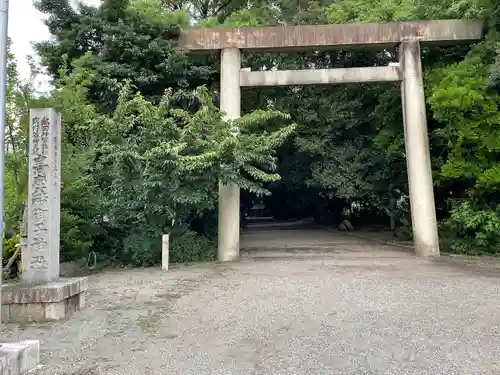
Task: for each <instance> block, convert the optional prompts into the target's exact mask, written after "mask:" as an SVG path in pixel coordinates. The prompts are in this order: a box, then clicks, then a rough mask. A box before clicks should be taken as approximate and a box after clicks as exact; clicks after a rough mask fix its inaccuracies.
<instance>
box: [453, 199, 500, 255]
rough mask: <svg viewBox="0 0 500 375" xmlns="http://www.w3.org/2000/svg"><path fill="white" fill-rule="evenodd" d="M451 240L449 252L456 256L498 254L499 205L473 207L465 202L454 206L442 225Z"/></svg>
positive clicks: (499, 240)
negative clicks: (493, 206) (494, 206)
mask: <svg viewBox="0 0 500 375" xmlns="http://www.w3.org/2000/svg"><path fill="white" fill-rule="evenodd" d="M444 227H445V229H446V230H447V232H448V235H449V236H450V237H451V238H452V241H451V244H450V250H451V251H452V252H454V253H457V254H471V255H482V254H498V253H499V252H500V237H499V236H498V233H500V205H498V206H497V207H496V208H491V207H481V208H479V207H474V206H473V205H472V203H471V202H469V201H465V202H462V203H460V204H458V205H456V206H455V207H454V208H453V210H452V211H451V215H450V217H449V219H447V220H446V221H445V223H444Z"/></svg>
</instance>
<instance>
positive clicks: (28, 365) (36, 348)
mask: <svg viewBox="0 0 500 375" xmlns="http://www.w3.org/2000/svg"><path fill="white" fill-rule="evenodd" d="M39 363H40V343H39V342H38V340H27V341H21V342H9V343H4V342H0V375H4V374H5V375H21V374H26V373H27V372H28V371H30V370H33V369H34V368H35V367H36V366H38V364H39Z"/></svg>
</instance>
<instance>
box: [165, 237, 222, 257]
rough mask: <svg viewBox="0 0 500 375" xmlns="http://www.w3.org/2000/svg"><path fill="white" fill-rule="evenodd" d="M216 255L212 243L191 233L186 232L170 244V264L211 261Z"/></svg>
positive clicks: (215, 249)
mask: <svg viewBox="0 0 500 375" xmlns="http://www.w3.org/2000/svg"><path fill="white" fill-rule="evenodd" d="M216 255H217V248H216V246H215V244H214V241H213V240H211V239H209V238H207V237H205V236H201V235H199V234H198V233H196V232H193V231H187V232H185V233H184V234H182V235H181V236H179V237H177V238H173V239H172V240H171V242H170V259H169V261H170V262H171V263H185V262H200V261H211V260H215V259H216Z"/></svg>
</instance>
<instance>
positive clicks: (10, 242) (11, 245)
mask: <svg viewBox="0 0 500 375" xmlns="http://www.w3.org/2000/svg"><path fill="white" fill-rule="evenodd" d="M20 240H21V237H20V235H19V233H16V234H14V235H13V236H11V237H9V238H6V236H5V233H4V235H3V245H2V246H3V247H2V270H3V267H5V266H6V264H7V263H8V261H9V259H10V258H11V257H12V256H13V255H14V253H15V252H16V250H17V248H18V247H19V245H20ZM8 271H9V272H7V274H9V275H13V274H14V275H15V274H17V273H20V272H21V257H20V256H19V257H18V258H17V260H16V261H15V262H14V263H13V264H12V269H11V270H8Z"/></svg>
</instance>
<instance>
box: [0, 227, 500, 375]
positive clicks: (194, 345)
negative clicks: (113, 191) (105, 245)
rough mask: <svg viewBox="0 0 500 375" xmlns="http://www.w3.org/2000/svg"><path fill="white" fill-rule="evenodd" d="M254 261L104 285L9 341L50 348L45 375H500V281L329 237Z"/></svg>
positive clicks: (290, 243)
mask: <svg viewBox="0 0 500 375" xmlns="http://www.w3.org/2000/svg"><path fill="white" fill-rule="evenodd" d="M269 239H270V240H272V242H271V243H269V242H268V241H267V240H269ZM308 242H309V245H308V244H307V243H308ZM285 245H286V251H285V252H286V253H287V257H285V258H280V259H276V258H277V256H276V257H275V256H272V254H273V253H277V254H278V255H280V252H281V253H283V248H285ZM242 249H243V250H244V251H243V252H246V253H247V255H246V257H245V256H244V257H243V260H242V261H241V262H238V263H224V264H206V265H202V266H192V267H181V268H179V267H177V268H172V269H171V272H168V273H166V272H162V271H161V270H160V268H158V269H157V270H152V269H144V270H140V269H136V270H123V271H116V272H107V273H104V274H102V275H97V276H92V277H91V278H90V286H89V292H88V303H89V305H90V306H89V308H88V309H86V310H85V311H83V312H81V313H79V314H78V316H76V317H75V318H73V319H71V320H70V321H69V322H68V323H65V324H60V323H48V324H39V325H30V326H23V327H19V328H17V327H16V326H14V325H4V326H2V328H0V336H2V337H9V338H16V339H19V338H23V337H37V338H40V340H41V348H42V352H41V354H42V363H43V364H44V365H45V366H46V367H45V368H43V369H42V370H40V371H38V372H36V373H35V374H36V375H62V374H64V375H76V374H78V375H81V374H85V375H97V374H106V375H122V374H131V375H136V374H137V375H146V374H147V375H156V374H158V375H160V374H161V375H164V374H166V373H168V374H182V375H190V374H200V375H210V374H228V375H235V374H249V375H250V374H262V375H264V374H287V375H288V374H290V375H293V374H300V375H303V374H325V375H326V374H328V375H331V374H342V375H345V374H381V375H382V374H383V375H393V374H394V375H396V374H397V375H401V374H415V375H417V374H418V375H420V374H433V375H438V374H446V375H450V374H468V375H471V374H478V375H490V374H491V375H493V374H498V373H500V364H499V362H498V358H499V356H500V327H499V325H500V310H499V309H498V296H499V295H500V278H499V277H498V275H499V274H498V273H496V274H495V273H488V272H486V271H485V269H484V268H482V269H480V270H479V272H477V271H476V267H475V266H471V267H457V266H456V265H455V264H454V263H448V262H446V261H445V260H440V261H439V262H438V263H433V262H431V261H428V260H424V259H418V258H415V257H413V256H412V255H411V254H410V253H409V252H403V251H398V250H397V248H395V247H394V246H383V245H379V244H372V243H370V242H367V241H363V240H360V239H358V238H356V237H353V236H349V235H343V234H334V233H328V232H324V231H318V230H315V229H308V230H306V231H300V232H299V231H295V230H282V231H276V230H269V231H264V232H260V233H256V232H253V231H250V232H248V233H245V234H244V235H243V236H242ZM245 249H247V250H245ZM280 249H281V250H280ZM300 249H304V250H302V251H301V250H300ZM304 253H305V254H304ZM488 262H491V260H488ZM460 264H461V263H460ZM484 267H485V268H488V267H490V266H489V265H488V264H485V265H484Z"/></svg>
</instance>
